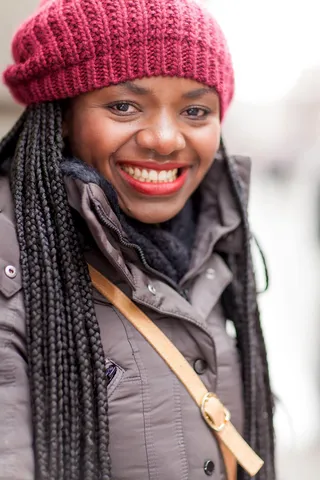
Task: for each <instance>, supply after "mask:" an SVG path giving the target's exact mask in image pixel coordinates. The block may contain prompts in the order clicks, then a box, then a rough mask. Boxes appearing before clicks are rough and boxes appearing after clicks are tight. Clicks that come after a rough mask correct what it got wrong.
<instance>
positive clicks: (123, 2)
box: [4, 0, 234, 118]
mask: <svg viewBox="0 0 320 480" xmlns="http://www.w3.org/2000/svg"><path fill="white" fill-rule="evenodd" d="M12 54H13V58H14V64H13V65H12V66H10V67H8V68H7V70H6V71H5V73H4V82H5V83H6V85H7V86H8V87H9V89H10V91H11V93H12V95H13V96H14V98H15V99H16V100H17V101H18V102H20V103H23V104H25V105H29V104H32V103H38V102H43V101H51V100H59V99H63V98H67V97H74V96H76V95H79V94H80V93H85V92H89V91H92V90H95V89H99V88H102V87H107V86H109V85H112V84H117V83H120V82H125V81H128V80H134V79H137V78H143V77H152V76H172V77H173V76H175V77H183V78H190V79H193V80H196V81H198V82H200V83H203V84H205V85H207V86H209V87H214V88H215V89H216V91H217V92H218V94H219V97H220V104H221V118H223V115H224V113H225V111H226V109H227V107H228V106H229V103H230V101H231V99H232V96H233V91H234V77H233V68H232V62H231V57H230V53H229V50H228V47H227V44H226V40H225V37H224V35H223V33H222V31H221V29H220V27H219V25H218V24H217V22H216V21H215V20H214V19H213V18H212V17H211V15H210V14H209V13H208V12H207V11H206V10H205V9H204V8H202V7H201V6H200V5H199V3H197V2H196V1H194V0H42V1H41V3H40V7H39V8H38V10H37V11H36V12H35V14H34V15H33V16H32V17H31V18H29V19H28V20H27V21H26V22H25V23H24V24H23V25H22V26H21V27H20V29H19V30H18V32H17V33H16V35H15V37H14V39H13V42H12Z"/></svg>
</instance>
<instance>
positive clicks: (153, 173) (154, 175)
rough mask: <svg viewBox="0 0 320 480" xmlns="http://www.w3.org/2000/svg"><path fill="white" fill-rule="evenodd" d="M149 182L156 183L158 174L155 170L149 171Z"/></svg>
mask: <svg viewBox="0 0 320 480" xmlns="http://www.w3.org/2000/svg"><path fill="white" fill-rule="evenodd" d="M149 180H151V181H152V182H157V181H158V174H157V172H156V171H155V170H150V172H149Z"/></svg>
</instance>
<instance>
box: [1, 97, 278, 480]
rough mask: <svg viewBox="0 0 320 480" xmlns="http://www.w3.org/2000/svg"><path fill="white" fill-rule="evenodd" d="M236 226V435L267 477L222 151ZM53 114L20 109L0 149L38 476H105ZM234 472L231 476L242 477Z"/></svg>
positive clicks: (254, 355)
mask: <svg viewBox="0 0 320 480" xmlns="http://www.w3.org/2000/svg"><path fill="white" fill-rule="evenodd" d="M222 151H223V154H224V157H225V163H226V168H227V171H228V175H229V178H230V182H231V186H232V189H233V192H234V196H235V199H236V201H237V204H238V207H239V210H240V213H241V217H242V224H243V232H244V234H243V238H244V240H243V242H244V245H243V252H242V253H241V254H239V255H237V256H236V255H230V256H228V258H227V261H228V264H229V265H230V268H231V269H232V271H233V274H234V281H233V283H232V285H231V286H230V287H229V289H228V290H227V291H226V292H225V294H224V298H223V302H224V306H225V310H226V314H227V315H228V318H230V319H232V320H233V322H234V324H235V327H236V331H237V338H238V343H239V350H240V353H241V358H242V369H243V383H244V396H245V405H246V426H245V438H246V439H247V441H248V442H249V443H250V445H252V447H253V448H254V449H256V451H257V452H258V453H259V454H260V455H261V456H262V457H263V458H264V460H265V467H264V468H263V469H262V470H261V472H260V473H259V474H258V475H257V477H256V478H257V479H259V480H273V479H274V478H275V473H274V459H273V455H274V443H273V428H272V409H273V404H272V395H271V391H270V384H269V377H268V368H267V360H266V350H265V345H264V341H263V336H262V332H261V326H260V322H259V313H258V307H257V302H256V292H255V282H254V275H253V269H252V263H251V255H250V240H251V239H250V231H249V227H248V220H247V215H246V207H245V205H244V202H243V199H242V193H241V186H240V182H239V177H238V174H237V172H236V170H235V168H234V166H233V164H232V162H231V161H230V159H229V158H228V156H227V154H226V152H225V149H224V147H223V145H222ZM62 152H63V140H62V111H61V106H60V104H59V103H57V102H52V103H43V104H38V105H34V106H31V107H28V109H27V110H26V111H25V113H24V114H23V115H22V116H21V118H20V119H19V120H18V122H17V123H16V125H15V126H14V127H13V129H12V130H11V131H10V132H9V134H8V135H7V136H6V137H5V138H4V139H3V140H2V142H1V144H0V167H1V165H3V164H4V163H6V162H7V161H8V160H9V161H10V165H11V187H12V192H13V197H14V204H15V215H16V227H17V235H18V241H19V245H20V252H21V254H20V255H21V259H20V261H21V271H22V285H23V291H24V300H25V310H26V329H27V347H28V359H29V365H28V367H29V377H30V388H31V401H32V413H33V426H34V439H35V440H34V449H35V461H36V478H37V480H79V479H82V480H97V479H99V480H109V479H111V462H110V456H109V453H108V445H109V428H108V405H107V379H106V375H105V358H104V352H103V347H102V343H101V337H100V331H99V326H98V322H97V319H96V316H95V311H94V304H93V299H92V293H91V288H90V278H89V275H88V270H87V266H86V263H85V261H84V257H83V252H82V248H81V244H80V240H79V237H78V233H77V229H76V228H75V225H74V221H73V218H72V213H71V209H70V207H69V204H68V201H67V196H66V192H65V188H64V183H63V177H62V174H61V170H60V163H61V161H62V155H63V153H62ZM247 478H248V477H247V475H246V474H245V473H244V472H243V471H242V470H241V471H240V472H239V480H247Z"/></svg>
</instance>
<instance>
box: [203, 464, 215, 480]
mask: <svg viewBox="0 0 320 480" xmlns="http://www.w3.org/2000/svg"><path fill="white" fill-rule="evenodd" d="M203 469H204V473H205V474H206V475H208V477H211V476H212V474H213V472H214V463H213V461H212V460H207V461H206V462H205V463H204V467H203Z"/></svg>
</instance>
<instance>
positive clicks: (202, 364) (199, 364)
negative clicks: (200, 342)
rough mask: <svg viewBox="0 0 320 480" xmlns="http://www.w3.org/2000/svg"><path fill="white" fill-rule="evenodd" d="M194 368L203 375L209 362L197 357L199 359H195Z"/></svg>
mask: <svg viewBox="0 0 320 480" xmlns="http://www.w3.org/2000/svg"><path fill="white" fill-rule="evenodd" d="M193 368H194V371H195V372H196V373H197V374H198V375H202V374H203V373H204V372H205V371H206V370H207V368H208V364H207V362H206V361H205V360H203V359H202V358H197V360H195V361H194V364H193Z"/></svg>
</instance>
